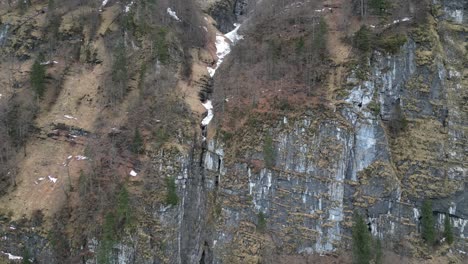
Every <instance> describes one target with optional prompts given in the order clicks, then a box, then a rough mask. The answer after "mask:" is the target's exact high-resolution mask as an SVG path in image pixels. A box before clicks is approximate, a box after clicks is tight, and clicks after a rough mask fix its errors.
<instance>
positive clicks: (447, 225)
mask: <svg viewBox="0 0 468 264" xmlns="http://www.w3.org/2000/svg"><path fill="white" fill-rule="evenodd" d="M444 237H445V239H447V243H448V244H449V245H451V244H452V243H453V230H452V223H451V222H450V216H449V214H445V221H444Z"/></svg>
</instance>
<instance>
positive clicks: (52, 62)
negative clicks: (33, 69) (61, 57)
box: [40, 60, 58, 65]
mask: <svg viewBox="0 0 468 264" xmlns="http://www.w3.org/2000/svg"><path fill="white" fill-rule="evenodd" d="M57 63H58V61H50V60H48V61H44V62H41V63H40V64H41V65H49V64H57Z"/></svg>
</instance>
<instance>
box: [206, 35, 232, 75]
mask: <svg viewBox="0 0 468 264" xmlns="http://www.w3.org/2000/svg"><path fill="white" fill-rule="evenodd" d="M215 45H216V56H217V57H218V61H217V62H216V65H215V67H214V68H212V67H208V73H209V74H210V76H211V77H213V76H214V75H215V73H216V70H217V69H218V68H219V66H221V63H223V61H224V57H226V56H227V55H228V54H229V53H230V52H231V47H230V46H229V43H228V42H227V41H226V37H224V36H223V35H218V36H216V42H215Z"/></svg>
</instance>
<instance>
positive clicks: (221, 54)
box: [207, 24, 244, 77]
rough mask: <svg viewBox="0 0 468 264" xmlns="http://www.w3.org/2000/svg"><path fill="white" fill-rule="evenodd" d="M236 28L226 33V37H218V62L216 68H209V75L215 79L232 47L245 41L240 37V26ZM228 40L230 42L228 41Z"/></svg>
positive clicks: (237, 25) (236, 25)
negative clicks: (240, 41)
mask: <svg viewBox="0 0 468 264" xmlns="http://www.w3.org/2000/svg"><path fill="white" fill-rule="evenodd" d="M234 26H235V28H234V30H232V31H231V32H228V33H226V35H224V36H223V35H220V34H219V35H217V36H216V42H215V45H216V56H217V57H218V61H217V62H216V65H215V67H207V69H208V73H209V74H210V76H211V77H213V76H214V75H215V73H216V70H217V69H218V68H219V66H220V65H221V63H223V61H224V58H225V57H226V56H227V55H228V54H229V53H230V52H231V45H235V44H236V42H238V41H239V40H241V39H244V36H242V35H239V33H237V31H238V30H239V28H240V26H241V25H240V24H234ZM226 39H228V40H229V42H230V43H229V42H228V41H226Z"/></svg>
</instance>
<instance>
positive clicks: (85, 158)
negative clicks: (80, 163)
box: [75, 155, 88, 160]
mask: <svg viewBox="0 0 468 264" xmlns="http://www.w3.org/2000/svg"><path fill="white" fill-rule="evenodd" d="M75 158H76V160H87V159H88V157H86V156H81V155H78V156H75Z"/></svg>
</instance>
